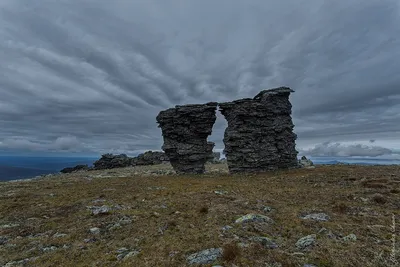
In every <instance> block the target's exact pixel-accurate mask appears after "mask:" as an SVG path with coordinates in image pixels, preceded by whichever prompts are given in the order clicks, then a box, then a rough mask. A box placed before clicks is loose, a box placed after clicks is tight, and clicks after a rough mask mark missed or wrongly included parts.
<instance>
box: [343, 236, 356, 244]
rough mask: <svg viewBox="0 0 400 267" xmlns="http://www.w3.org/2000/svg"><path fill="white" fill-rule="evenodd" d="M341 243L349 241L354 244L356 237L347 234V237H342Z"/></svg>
mask: <svg viewBox="0 0 400 267" xmlns="http://www.w3.org/2000/svg"><path fill="white" fill-rule="evenodd" d="M343 241H345V242H349V241H352V242H354V241H357V236H356V235H355V234H349V235H347V236H345V237H343Z"/></svg>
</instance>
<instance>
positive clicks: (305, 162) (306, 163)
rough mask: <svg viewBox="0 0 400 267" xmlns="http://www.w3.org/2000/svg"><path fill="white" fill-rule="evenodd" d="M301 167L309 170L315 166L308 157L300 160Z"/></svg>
mask: <svg viewBox="0 0 400 267" xmlns="http://www.w3.org/2000/svg"><path fill="white" fill-rule="evenodd" d="M299 166H300V167H303V168H309V167H311V166H314V163H313V162H312V161H311V160H310V159H308V158H307V157H306V156H302V157H301V159H299Z"/></svg>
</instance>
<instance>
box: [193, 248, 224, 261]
mask: <svg viewBox="0 0 400 267" xmlns="http://www.w3.org/2000/svg"><path fill="white" fill-rule="evenodd" d="M220 257H222V248H210V249H206V250H202V251H200V252H197V253H193V254H191V255H189V256H188V257H187V261H188V263H189V264H210V263H213V262H214V261H216V260H217V259H218V258H220Z"/></svg>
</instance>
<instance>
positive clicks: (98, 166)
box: [93, 154, 134, 170]
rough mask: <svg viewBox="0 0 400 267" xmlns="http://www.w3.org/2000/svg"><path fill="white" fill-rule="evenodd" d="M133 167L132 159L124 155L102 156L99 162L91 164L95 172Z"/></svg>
mask: <svg viewBox="0 0 400 267" xmlns="http://www.w3.org/2000/svg"><path fill="white" fill-rule="evenodd" d="M133 165H134V159H133V158H130V157H128V156H127V155H125V154H120V155H113V154H104V155H102V156H101V158H100V159H99V160H97V161H96V162H94V163H93V166H94V169H95V170H104V169H114V168H124V167H129V166H133Z"/></svg>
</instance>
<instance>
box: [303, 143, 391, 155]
mask: <svg viewBox="0 0 400 267" xmlns="http://www.w3.org/2000/svg"><path fill="white" fill-rule="evenodd" d="M299 152H300V154H302V155H307V156H317V157H323V156H329V157H355V156H358V157H377V156H383V155H392V154H393V153H394V152H393V151H392V150H390V149H388V148H384V147H380V146H367V145H362V144H351V145H346V144H341V143H331V142H325V143H322V144H318V145H316V146H315V147H313V148H310V149H307V150H301V151H299Z"/></svg>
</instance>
